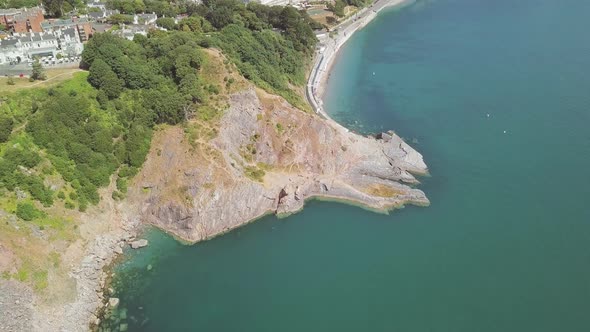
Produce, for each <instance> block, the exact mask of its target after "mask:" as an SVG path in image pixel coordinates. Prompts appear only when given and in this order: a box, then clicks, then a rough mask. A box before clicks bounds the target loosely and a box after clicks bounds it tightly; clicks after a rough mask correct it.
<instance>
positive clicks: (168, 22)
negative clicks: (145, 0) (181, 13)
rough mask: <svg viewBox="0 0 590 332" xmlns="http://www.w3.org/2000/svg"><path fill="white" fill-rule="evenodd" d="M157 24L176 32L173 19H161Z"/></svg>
mask: <svg viewBox="0 0 590 332" xmlns="http://www.w3.org/2000/svg"><path fill="white" fill-rule="evenodd" d="M156 24H157V25H158V26H160V27H162V28H164V29H166V30H174V29H175V28H176V23H175V22H174V19H173V18H172V17H160V18H158V19H157V20H156Z"/></svg>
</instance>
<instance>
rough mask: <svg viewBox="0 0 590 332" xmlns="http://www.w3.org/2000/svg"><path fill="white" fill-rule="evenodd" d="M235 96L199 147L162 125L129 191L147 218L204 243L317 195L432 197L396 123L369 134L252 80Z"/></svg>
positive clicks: (378, 200) (377, 202) (380, 201)
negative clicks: (418, 177)
mask: <svg viewBox="0 0 590 332" xmlns="http://www.w3.org/2000/svg"><path fill="white" fill-rule="evenodd" d="M229 105H230V106H229V108H228V109H227V111H226V112H225V113H224V115H223V117H222V118H221V120H220V123H219V132H218V135H217V136H216V137H215V138H214V139H212V140H211V141H209V142H205V143H203V142H201V143H200V144H201V147H200V148H199V149H195V148H194V147H193V146H194V143H195V142H191V141H190V138H189V137H187V135H185V133H184V132H183V130H182V129H181V128H176V127H171V128H167V129H164V130H162V131H160V132H158V133H157V135H156V137H155V139H154V141H153V145H152V151H151V152H150V157H149V158H148V160H147V162H146V163H145V165H144V167H143V168H142V171H141V173H140V174H139V175H138V176H137V177H136V186H135V187H134V188H133V191H134V192H133V194H131V195H130V196H132V197H135V199H136V200H135V202H134V204H137V206H138V210H139V211H141V212H140V219H141V220H142V221H143V222H147V223H150V224H153V225H155V226H157V227H159V228H161V229H163V230H165V231H168V232H170V233H173V234H174V235H175V236H177V237H179V238H181V239H183V240H186V241H188V242H197V241H201V240H204V239H208V238H211V237H214V236H216V235H219V234H221V233H224V232H227V231H229V230H231V229H234V228H236V227H239V226H241V225H243V224H245V223H247V222H249V221H251V220H254V219H256V218H259V217H261V216H263V215H265V214H269V213H275V214H278V215H284V214H289V213H293V212H296V211H298V210H300V209H301V208H303V205H304V202H305V200H307V199H310V198H314V197H324V198H330V199H337V200H342V201H348V202H354V203H357V204H361V205H363V206H366V207H369V208H372V209H377V210H382V211H386V210H389V209H391V208H395V207H399V206H402V205H404V204H418V205H427V204H428V203H429V202H428V199H427V198H426V196H425V194H424V193H423V192H422V191H421V190H419V189H416V188H414V187H413V185H415V184H417V183H418V181H417V180H416V178H415V177H414V174H426V173H427V167H426V165H425V163H424V161H423V159H422V156H421V155H420V154H419V153H418V152H417V151H415V150H414V149H413V148H412V147H410V146H409V145H408V144H406V143H405V142H404V141H403V140H402V139H401V138H400V137H398V136H397V135H396V134H395V133H393V132H387V133H382V134H380V135H377V137H364V136H361V135H358V134H355V133H352V132H349V131H348V130H346V129H345V128H343V127H341V126H339V125H337V124H335V123H333V122H332V121H331V120H329V119H328V120H326V119H322V118H320V117H318V116H316V115H312V114H308V113H304V112H302V111H300V110H297V109H294V108H293V107H292V106H290V105H289V104H287V103H286V102H285V101H284V100H283V99H282V98H279V97H276V96H272V95H269V94H267V93H266V92H264V91H261V90H257V89H255V88H254V87H250V88H248V89H246V90H244V91H241V92H238V93H235V94H233V95H231V96H230V98H229ZM203 145H204V146H203Z"/></svg>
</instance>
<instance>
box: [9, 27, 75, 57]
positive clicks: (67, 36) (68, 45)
mask: <svg viewBox="0 0 590 332" xmlns="http://www.w3.org/2000/svg"><path fill="white" fill-rule="evenodd" d="M83 50H84V44H83V43H82V42H81V41H80V35H79V32H78V30H77V29H76V28H74V27H66V28H62V29H57V30H54V31H48V32H26V33H14V34H13V35H12V36H11V37H10V38H5V39H2V40H0V64H18V63H26V62H31V61H32V60H33V59H34V58H35V57H44V56H52V57H57V56H58V55H61V56H64V57H74V56H77V55H80V54H81V53H82V51H83Z"/></svg>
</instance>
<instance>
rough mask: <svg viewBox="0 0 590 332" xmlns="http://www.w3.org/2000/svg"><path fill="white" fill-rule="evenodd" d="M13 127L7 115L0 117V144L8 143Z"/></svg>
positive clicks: (12, 122) (10, 118)
mask: <svg viewBox="0 0 590 332" xmlns="http://www.w3.org/2000/svg"><path fill="white" fill-rule="evenodd" d="M13 126H14V121H13V120H12V117H10V116H8V115H3V116H0V143H4V142H6V141H8V138H9V137H10V134H11V133H12V128H13Z"/></svg>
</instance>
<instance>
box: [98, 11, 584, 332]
mask: <svg viewBox="0 0 590 332" xmlns="http://www.w3.org/2000/svg"><path fill="white" fill-rule="evenodd" d="M588 13H590V1H587V0H564V1H555V0H519V1H513V0H510V1H509V0H494V1H491V0H432V1H424V0H422V1H418V2H417V3H416V4H414V5H412V6H409V7H406V8H404V9H402V10H399V11H389V12H386V13H383V14H381V15H380V16H379V17H378V18H377V19H376V20H375V21H374V22H373V23H372V24H370V25H369V26H367V27H366V28H365V29H363V30H362V31H360V32H359V33H358V34H356V35H355V36H354V37H353V38H352V39H351V40H350V42H349V43H348V44H347V45H346V46H345V48H344V49H343V51H342V53H341V55H340V57H339V59H338V61H337V63H336V64H335V66H334V70H333V73H332V76H331V79H330V82H329V86H328V92H327V95H326V97H325V102H326V104H327V108H328V111H329V112H330V114H332V115H333V116H334V118H335V119H337V120H338V121H340V122H341V123H343V124H345V125H347V126H349V127H352V128H354V129H355V130H357V131H361V132H365V133H372V132H376V131H379V130H385V129H394V130H395V131H396V132H397V133H399V134H400V135H401V136H403V137H405V138H407V139H408V141H409V142H411V141H414V142H415V143H413V145H414V146H415V147H416V148H417V149H418V150H419V151H420V152H422V153H423V155H424V156H425V161H426V163H427V164H428V165H429V167H430V170H431V174H432V177H430V178H426V179H423V184H422V185H421V187H420V188H421V189H423V190H424V191H425V192H426V193H427V195H428V196H429V198H430V200H431V202H432V205H431V206H430V207H428V208H418V207H407V208H405V209H403V210H399V211H395V212H394V213H392V214H390V215H379V214H375V213H371V212H368V211H365V210H362V209H359V208H357V207H352V206H346V205H342V204H337V203H326V202H311V203H309V204H308V205H307V207H306V208H305V210H304V211H303V212H302V213H299V214H297V215H294V216H291V217H289V218H286V219H281V220H277V219H276V218H274V217H266V218H264V219H262V220H260V221H257V222H255V223H253V224H251V225H248V226H246V227H243V228H241V229H238V230H236V231H234V232H231V233H229V234H227V235H224V236H222V237H219V238H216V239H213V240H211V241H208V242H205V243H201V244H198V245H195V246H184V245H181V244H179V243H177V242H175V241H174V240H173V239H171V238H169V237H167V236H165V235H163V234H161V233H159V232H156V231H154V232H151V233H150V234H149V238H150V241H151V245H150V246H149V247H147V248H145V249H142V250H138V251H133V252H129V253H128V257H129V258H128V260H126V261H125V262H124V263H122V264H121V265H120V266H119V267H118V272H119V273H118V277H117V278H116V280H115V283H114V285H115V287H116V290H117V296H118V297H120V298H121V307H122V308H124V309H125V311H126V312H125V314H124V315H123V316H124V317H125V318H124V319H123V320H122V322H123V323H124V324H129V325H128V328H129V331H450V332H456V331H465V332H473V331H535V332H537V331H590V175H589V173H588V170H589V169H590V129H589V127H588V126H589V125H590V36H589V35H588V31H590V19H588V18H589V17H590V16H589V14H588ZM373 72H374V73H375V74H374V75H373ZM488 114H489V117H488ZM148 265H150V267H151V269H150V270H149V271H148V268H147V267H148ZM117 315H119V316H120V312H119V313H117ZM117 315H115V318H116V316H117ZM119 324H120V323H119ZM113 325H115V324H112V323H111V324H110V326H113ZM103 326H104V327H106V326H107V325H106V324H105V325H103Z"/></svg>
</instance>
